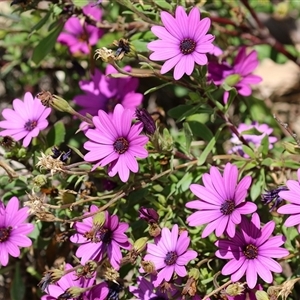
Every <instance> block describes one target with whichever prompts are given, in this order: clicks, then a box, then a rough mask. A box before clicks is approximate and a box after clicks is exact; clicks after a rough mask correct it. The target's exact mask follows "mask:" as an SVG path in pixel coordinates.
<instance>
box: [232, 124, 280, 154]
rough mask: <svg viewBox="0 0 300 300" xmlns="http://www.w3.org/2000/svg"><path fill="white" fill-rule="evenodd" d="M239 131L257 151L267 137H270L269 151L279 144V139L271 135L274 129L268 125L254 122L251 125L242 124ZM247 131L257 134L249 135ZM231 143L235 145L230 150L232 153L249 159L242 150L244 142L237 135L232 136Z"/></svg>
mask: <svg viewBox="0 0 300 300" xmlns="http://www.w3.org/2000/svg"><path fill="white" fill-rule="evenodd" d="M237 131H238V132H239V133H240V135H242V136H243V138H244V139H245V140H246V141H247V142H248V143H251V144H253V145H254V147H255V149H257V148H258V147H259V146H260V145H261V142H262V140H263V138H264V137H265V136H268V139H269V149H272V148H273V144H274V143H276V142H277V137H275V136H272V135H271V134H272V132H273V128H271V127H269V126H268V125H267V124H259V123H258V122H252V123H251V124H245V123H241V124H240V125H239V126H238V128H237ZM247 131H256V132H253V133H249V132H248V133H247ZM244 132H246V133H244ZM230 141H231V143H232V144H234V145H235V146H234V147H233V148H232V149H231V150H230V153H238V154H240V155H241V156H244V157H249V156H248V155H247V154H246V153H244V151H243V149H242V142H241V141H240V140H239V138H238V137H237V136H236V135H235V134H232V138H231V139H230Z"/></svg>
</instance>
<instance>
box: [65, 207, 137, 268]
mask: <svg viewBox="0 0 300 300" xmlns="http://www.w3.org/2000/svg"><path fill="white" fill-rule="evenodd" d="M97 210H98V207H97V206H96V205H92V206H91V208H90V212H96V211H97ZM128 227H129V225H128V224H127V223H123V222H119V218H118V216H116V215H112V216H110V214H109V213H108V212H107V211H105V222H104V224H103V225H102V226H99V225H95V224H94V222H93V218H92V217H88V218H85V219H83V221H82V222H76V224H75V229H76V230H77V233H76V234H74V235H72V236H71V238H70V240H71V242H72V243H76V244H81V246H79V248H78V249H77V251H76V255H77V256H78V257H80V258H81V264H85V263H86V262H87V261H88V260H96V261H101V260H102V258H103V257H104V255H105V254H107V255H108V259H109V261H110V263H111V265H112V266H113V267H114V268H115V269H117V270H118V269H119V267H120V262H121V259H122V254H121V250H120V248H123V249H127V250H129V249H131V245H130V243H129V242H128V237H127V236H126V234H125V231H126V230H127V229H128Z"/></svg>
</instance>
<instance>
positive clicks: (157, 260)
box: [144, 224, 197, 287]
mask: <svg viewBox="0 0 300 300" xmlns="http://www.w3.org/2000/svg"><path fill="white" fill-rule="evenodd" d="M189 244H190V238H189V237H188V232H187V231H183V232H181V233H180V234H179V229H178V225H177V224H176V225H174V226H173V228H172V231H170V230H169V229H168V228H166V227H164V228H163V229H162V232H161V238H160V239H159V240H158V241H157V243H156V244H148V245H147V254H146V256H145V257H144V260H145V261H151V262H153V263H154V265H155V268H156V270H160V271H159V272H158V274H157V278H156V279H155V280H154V281H153V285H154V286H155V287H157V286H159V284H160V283H161V282H162V281H163V280H165V281H169V280H170V279H171V278H172V275H173V273H174V272H175V273H176V274H177V275H178V276H179V277H184V276H186V275H187V271H186V268H185V266H186V265H187V263H188V262H189V261H190V260H192V259H195V258H196V257H197V252H196V251H194V250H188V246H189Z"/></svg>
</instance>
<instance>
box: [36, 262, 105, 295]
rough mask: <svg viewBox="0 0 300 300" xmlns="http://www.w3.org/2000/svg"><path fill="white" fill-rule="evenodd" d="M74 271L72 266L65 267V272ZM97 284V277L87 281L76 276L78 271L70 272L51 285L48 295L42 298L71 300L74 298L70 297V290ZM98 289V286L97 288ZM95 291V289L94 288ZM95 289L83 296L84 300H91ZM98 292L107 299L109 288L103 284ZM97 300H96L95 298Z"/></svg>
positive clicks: (47, 289)
mask: <svg viewBox="0 0 300 300" xmlns="http://www.w3.org/2000/svg"><path fill="white" fill-rule="evenodd" d="M71 269H73V267H72V265H70V264H66V265H65V271H68V270H71ZM94 282H95V276H93V277H92V278H89V279H85V278H84V277H80V278H79V277H78V276H77V274H76V271H73V272H70V273H67V274H65V275H64V276H62V277H61V278H60V279H59V280H58V281H57V282H56V283H55V284H50V285H49V286H48V287H47V288H46V292H47V295H44V296H42V298H41V300H56V299H70V298H72V299H73V297H70V295H69V296H68V294H69V293H68V289H69V288H72V287H78V288H87V287H91V286H92V285H93V284H94ZM97 287H98V286H97ZM93 289H94V288H93ZM93 289H92V290H91V291H89V292H85V293H83V294H82V299H85V300H87V299H91V298H90V297H88V296H89V295H90V294H91V293H92V291H93ZM97 291H98V292H99V294H98V295H99V296H100V295H101V294H102V298H98V299H102V300H104V299H105V297H106V296H107V294H108V288H107V285H106V284H105V283H103V284H102V286H101V289H100V287H98V288H97ZM62 295H65V297H62ZM93 299H95V298H93Z"/></svg>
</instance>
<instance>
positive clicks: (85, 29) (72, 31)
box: [57, 4, 103, 54]
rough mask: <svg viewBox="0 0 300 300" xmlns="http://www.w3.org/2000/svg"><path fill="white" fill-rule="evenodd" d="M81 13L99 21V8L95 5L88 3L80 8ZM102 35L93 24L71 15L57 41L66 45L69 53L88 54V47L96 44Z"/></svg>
mask: <svg viewBox="0 0 300 300" xmlns="http://www.w3.org/2000/svg"><path fill="white" fill-rule="evenodd" d="M82 11H83V13H84V14H85V15H86V16H88V17H90V18H92V19H94V20H95V21H101V15H102V13H101V10H100V9H99V8H97V7H95V5H92V4H88V5H86V6H84V7H83V8H82ZM102 35H103V31H102V30H101V29H99V28H97V27H95V26H93V25H90V24H87V23H86V22H81V20H80V19H79V18H77V17H71V18H69V19H68V20H67V22H66V24H65V26H64V32H62V33H61V34H60V35H59V36H58V38H57V41H58V42H60V43H62V44H64V45H67V46H68V47H69V50H70V52H71V53H77V52H81V53H84V54H88V53H89V52H90V47H91V46H93V45H96V44H97V42H98V40H99V38H100V37H101V36H102Z"/></svg>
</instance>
